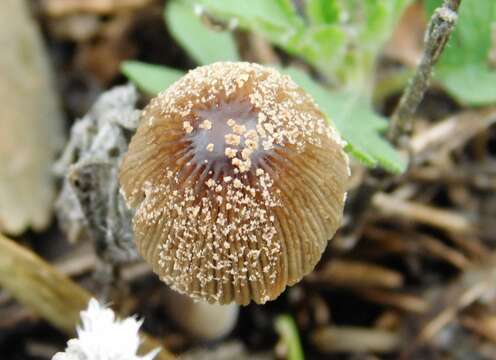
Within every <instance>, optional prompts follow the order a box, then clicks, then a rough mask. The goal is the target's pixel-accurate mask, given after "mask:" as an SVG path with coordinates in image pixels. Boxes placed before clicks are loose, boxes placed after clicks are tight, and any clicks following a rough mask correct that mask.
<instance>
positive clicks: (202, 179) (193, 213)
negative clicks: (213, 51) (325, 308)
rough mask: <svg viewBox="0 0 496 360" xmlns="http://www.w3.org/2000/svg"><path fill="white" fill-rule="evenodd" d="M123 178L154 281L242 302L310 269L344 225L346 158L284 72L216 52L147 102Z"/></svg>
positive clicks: (262, 298)
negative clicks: (221, 58)
mask: <svg viewBox="0 0 496 360" xmlns="http://www.w3.org/2000/svg"><path fill="white" fill-rule="evenodd" d="M119 177H120V183H121V191H122V194H123V195H124V198H125V199H126V203H127V204H128V206H130V207H132V208H135V215H134V219H133V228H134V232H135V240H136V244H137V248H138V251H139V252H140V253H141V255H142V256H143V257H144V258H145V260H146V261H147V262H149V263H150V264H151V266H152V268H153V271H154V272H155V273H156V274H157V275H158V276H159V277H160V279H161V280H163V281H164V282H166V283H167V284H169V285H170V286H171V287H172V288H173V289H175V290H177V291H179V292H180V293H184V294H188V295H189V296H191V297H193V298H195V299H201V300H206V301H208V302H211V303H212V302H218V303H222V304H225V303H230V302H233V301H234V302H236V303H238V304H243V305H245V304H248V303H249V302H250V301H251V300H253V301H255V302H256V303H265V302H266V301H268V300H272V299H275V298H276V297H277V296H279V294H280V293H281V292H282V291H284V289H285V288H286V286H288V285H293V284H295V283H296V282H298V281H299V280H300V279H301V278H302V277H303V276H304V275H305V274H307V273H309V272H310V271H312V270H313V268H314V267H315V265H316V264H317V262H318V260H319V259H320V257H321V254H322V252H323V251H324V249H325V247H326V244H327V241H328V240H329V239H330V238H331V237H332V236H333V235H334V233H335V232H336V230H337V228H338V227H339V225H340V222H341V218H342V213H343V207H344V201H345V197H346V184H347V180H348V177H349V166H348V158H347V155H346V154H345V153H344V151H343V142H342V141H341V139H340V138H339V136H338V135H337V133H336V132H335V130H334V129H333V128H331V127H329V126H328V125H327V123H326V119H325V116H324V115H323V114H322V112H321V111H320V110H319V109H318V107H317V106H316V104H315V103H314V101H313V100H312V98H311V97H310V96H309V95H307V94H306V93H305V92H304V91H303V90H302V89H301V88H300V87H299V86H297V85H296V84H295V83H294V82H293V81H292V80H291V79H290V78H289V76H286V75H281V74H280V73H279V72H277V71H276V70H274V69H272V68H267V67H264V66H261V65H257V64H250V63H231V62H219V63H214V64H211V65H207V66H202V67H198V68H196V69H194V70H192V71H190V72H189V73H188V74H187V75H185V76H184V77H183V78H181V79H180V80H178V81H177V82H176V83H175V84H173V85H172V86H171V87H169V88H168V89H167V90H165V91H164V92H162V93H160V94H159V95H158V96H157V97H155V98H154V99H152V100H151V101H150V103H149V104H148V106H146V108H145V109H144V110H143V112H142V115H141V120H140V125H139V127H138V130H137V132H136V134H135V135H134V137H133V138H132V140H131V143H130V145H129V150H128V153H127V154H126V156H125V158H124V160H123V163H122V166H121V169H120V175H119Z"/></svg>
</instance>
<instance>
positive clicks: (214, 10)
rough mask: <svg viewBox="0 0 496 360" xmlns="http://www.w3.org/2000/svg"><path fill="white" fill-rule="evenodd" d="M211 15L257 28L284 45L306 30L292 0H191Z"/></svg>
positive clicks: (272, 39) (253, 28) (271, 39)
mask: <svg viewBox="0 0 496 360" xmlns="http://www.w3.org/2000/svg"><path fill="white" fill-rule="evenodd" d="M189 3H193V4H195V5H196V6H199V7H203V8H204V9H205V10H207V11H208V13H209V14H211V15H214V16H215V17H218V18H220V19H222V20H225V21H227V22H231V23H236V24H237V25H238V26H240V27H241V28H243V29H248V30H253V31H256V32H258V33H260V34H262V35H264V36H265V37H266V38H268V39H269V40H270V41H272V42H273V43H275V44H278V45H280V46H283V47H284V46H286V45H290V44H291V43H292V42H293V41H294V39H295V37H296V36H297V35H298V33H299V32H300V31H302V30H303V29H304V23H303V19H301V18H300V17H299V16H298V14H297V13H296V11H295V9H294V7H293V5H292V4H291V2H290V0H271V1H267V0H250V1H246V0H189Z"/></svg>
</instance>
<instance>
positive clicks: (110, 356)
mask: <svg viewBox="0 0 496 360" xmlns="http://www.w3.org/2000/svg"><path fill="white" fill-rule="evenodd" d="M81 322H82V324H81V327H79V326H78V327H77V334H78V338H77V339H71V340H69V341H68V342H67V348H66V349H65V352H63V353H57V354H55V355H54V357H53V358H52V360H152V359H153V358H154V357H155V356H156V355H157V354H158V353H159V351H160V349H156V350H154V351H152V352H150V353H148V354H147V355H145V356H138V355H136V352H137V351H138V348H139V346H140V339H139V335H138V331H139V328H140V326H141V324H142V323H143V321H140V320H136V319H135V318H134V317H129V318H127V319H124V320H119V319H116V318H115V314H114V312H113V311H112V310H111V309H108V308H106V307H104V306H102V305H100V304H99V303H98V301H97V300H95V299H91V300H90V302H89V304H88V309H86V310H85V311H81Z"/></svg>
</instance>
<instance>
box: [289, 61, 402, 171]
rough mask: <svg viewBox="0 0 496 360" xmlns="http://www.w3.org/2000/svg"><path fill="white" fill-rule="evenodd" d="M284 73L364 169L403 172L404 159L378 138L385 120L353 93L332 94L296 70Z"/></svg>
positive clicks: (385, 124) (384, 128) (385, 126)
mask: <svg viewBox="0 0 496 360" xmlns="http://www.w3.org/2000/svg"><path fill="white" fill-rule="evenodd" d="M283 72H284V73H286V74H288V75H289V76H291V78H292V79H293V80H294V81H295V82H296V83H297V84H298V85H300V86H301V87H302V88H303V89H305V90H306V91H307V92H308V93H309V94H310V95H311V96H312V97H313V98H314V100H315V102H316V103H317V104H318V105H319V107H320V108H321V110H322V111H323V112H324V113H325V114H326V115H327V116H328V118H329V120H330V121H331V122H332V123H334V125H335V127H336V128H337V130H338V132H339V133H340V135H341V136H342V137H343V139H344V140H346V141H347V143H348V145H347V146H346V148H345V149H346V150H347V151H348V152H349V153H351V154H352V155H353V156H355V157H356V158H357V159H358V160H360V161H362V162H363V163H364V164H366V165H367V166H371V167H375V166H381V167H383V168H385V169H386V170H388V171H390V172H392V173H401V172H403V171H405V169H406V163H405V161H404V159H402V158H401V157H400V155H399V154H398V152H397V151H396V150H395V149H394V148H393V147H392V146H391V144H389V143H388V142H387V141H386V140H385V139H384V138H383V137H382V136H381V132H384V131H385V130H386V128H387V120H386V119H385V118H383V117H381V116H379V115H378V114H377V113H375V112H374V111H373V110H372V109H371V108H370V106H369V105H368V103H367V102H366V101H364V100H363V99H361V98H360V97H359V96H357V95H356V94H353V93H346V92H331V91H329V90H327V89H326V88H325V87H323V86H322V85H320V84H318V83H316V82H315V81H313V80H312V79H311V78H310V77H309V76H308V75H307V74H305V73H303V72H301V71H299V70H297V69H295V68H287V69H285V70H283Z"/></svg>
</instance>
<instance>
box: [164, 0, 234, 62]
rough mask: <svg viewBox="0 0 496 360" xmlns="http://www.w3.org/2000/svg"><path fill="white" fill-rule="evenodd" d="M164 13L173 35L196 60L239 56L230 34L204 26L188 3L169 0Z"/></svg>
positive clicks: (226, 58)
mask: <svg viewBox="0 0 496 360" xmlns="http://www.w3.org/2000/svg"><path fill="white" fill-rule="evenodd" d="M164 17H165V20H166V22H167V24H168V25H169V29H170V32H171V34H172V36H173V37H174V39H175V40H176V41H177V42H178V43H179V44H180V45H181V46H182V47H183V48H184V49H185V50H186V51H187V52H188V54H189V55H190V56H191V57H192V58H193V59H194V60H195V61H196V62H197V63H198V64H200V65H207V64H211V63H213V62H216V61H239V60H240V58H239V55H238V50H237V48H236V43H235V41H234V39H233V36H232V34H231V33H230V32H229V31H224V32H219V31H213V30H211V29H209V28H207V27H206V26H204V24H203V23H202V21H201V19H200V18H199V17H198V16H196V15H195V14H194V13H193V9H192V8H191V7H190V6H188V5H187V4H185V3H181V2H178V1H171V2H169V4H168V6H167V7H166V9H165V13H164Z"/></svg>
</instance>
